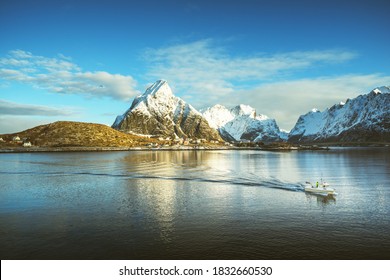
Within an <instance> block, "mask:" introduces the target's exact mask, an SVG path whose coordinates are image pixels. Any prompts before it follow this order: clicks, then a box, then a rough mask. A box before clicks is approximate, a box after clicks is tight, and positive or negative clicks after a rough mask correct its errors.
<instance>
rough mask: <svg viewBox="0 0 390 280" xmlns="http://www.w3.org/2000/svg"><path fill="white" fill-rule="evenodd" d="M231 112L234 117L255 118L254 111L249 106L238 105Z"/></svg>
mask: <svg viewBox="0 0 390 280" xmlns="http://www.w3.org/2000/svg"><path fill="white" fill-rule="evenodd" d="M231 111H232V113H233V114H234V115H236V116H242V115H249V116H252V117H253V118H254V117H255V116H256V110H255V109H254V108H252V107H251V106H249V105H244V104H240V105H237V106H236V107H234V108H233V109H232V110H231Z"/></svg>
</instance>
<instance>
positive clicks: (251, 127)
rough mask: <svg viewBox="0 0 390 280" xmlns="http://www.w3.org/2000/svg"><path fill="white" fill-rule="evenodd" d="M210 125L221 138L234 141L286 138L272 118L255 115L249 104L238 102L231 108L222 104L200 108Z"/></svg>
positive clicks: (279, 139)
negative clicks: (238, 103)
mask: <svg viewBox="0 0 390 280" xmlns="http://www.w3.org/2000/svg"><path fill="white" fill-rule="evenodd" d="M201 112H202V113H203V116H204V117H205V118H206V120H207V121H208V122H209V124H210V126H211V127H213V128H215V129H218V131H219V133H220V134H221V136H222V138H224V139H225V140H230V141H232V140H234V141H242V140H249V141H255V142H259V141H266V142H268V141H281V140H285V139H287V136H286V134H285V133H282V132H281V131H280V130H279V127H278V126H277V124H276V122H275V120H274V119H270V118H268V117H267V116H265V115H261V114H260V115H257V114H256V110H255V109H254V108H252V107H251V106H249V105H244V104H240V105H238V106H235V107H233V108H231V109H227V108H226V107H224V106H222V105H219V104H217V105H215V106H213V107H210V108H207V109H205V110H201Z"/></svg>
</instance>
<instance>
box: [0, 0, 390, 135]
mask: <svg viewBox="0 0 390 280" xmlns="http://www.w3.org/2000/svg"><path fill="white" fill-rule="evenodd" d="M389 10H390V2H389V1H388V0H369V1H361V0H355V1H344V0H336V1H334V0H327V1H316V0H311V1H304V0H296V1H285V0H273V1H271V0H258V1H255V0H240V1H229V0H225V1H221V0H208V1H202V0H199V1H190V0H189V1H186V0H183V1H174V0H172V1H163V0H161V1H153V0H143V1H132V0H129V1H120V0H109V1H106V0H99V1H96V0H94V1H89V0H85V1H83V0H77V1H73V0H69V1H65V0H59V1H56V0H50V1H48V0H34V1H31V0H2V1H1V2H0V134H2V133H13V132H18V131H21V130H24V129H27V128H31V127H33V126H36V125H40V124H47V123H51V122H54V121H58V120H68V121H82V122H93V123H102V124H106V125H112V123H113V122H114V120H115V117H116V116H117V115H120V114H123V113H124V112H125V111H126V110H127V109H128V108H129V107H130V105H131V102H132V100H133V99H134V97H136V96H137V95H139V94H142V93H143V92H144V91H145V89H146V88H147V86H149V85H150V84H152V83H153V82H155V81H156V80H159V79H164V80H167V81H168V83H169V85H170V86H171V88H172V89H173V92H174V94H175V95H176V96H178V97H181V98H183V99H184V100H185V101H187V102H188V103H190V104H191V105H193V106H194V107H195V108H196V109H203V108H206V107H209V106H213V105H215V104H221V105H224V106H226V107H228V108H229V107H233V106H235V105H238V104H247V105H250V106H252V107H253V108H255V109H256V111H257V113H258V114H264V115H267V116H268V117H270V118H274V119H276V122H277V124H278V125H279V127H280V128H281V129H285V130H287V131H288V130H290V129H292V127H293V126H294V124H295V123H296V121H297V119H298V117H299V116H300V115H302V114H305V113H307V112H308V111H310V110H311V109H313V108H317V109H319V110H324V109H326V108H328V107H330V106H332V105H333V104H336V103H339V102H340V101H345V100H346V99H347V98H354V97H356V96H358V95H360V94H365V93H368V92H370V91H371V90H372V89H374V88H375V87H379V86H383V85H390V67H389V65H390V48H389V45H390V36H389V31H388V30H389V28H390V17H389Z"/></svg>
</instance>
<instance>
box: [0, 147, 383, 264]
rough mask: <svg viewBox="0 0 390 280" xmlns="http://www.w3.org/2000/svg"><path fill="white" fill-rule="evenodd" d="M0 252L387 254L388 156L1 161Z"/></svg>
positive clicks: (227, 154)
mask: <svg viewBox="0 0 390 280" xmlns="http://www.w3.org/2000/svg"><path fill="white" fill-rule="evenodd" d="M321 177H322V178H324V179H326V180H327V181H328V182H329V183H330V184H331V185H332V187H334V188H336V189H337V192H338V195H337V196H335V197H322V196H315V195H310V194H305V193H304V191H303V187H302V184H303V183H304V182H305V181H307V180H311V181H316V180H319V179H320V178H321ZM0 252H1V253H0V255H1V259H390V149H389V148H370V149H368V148H354V149H333V150H330V151H316V152H315V151H304V152H301V151H300V152H296V151H295V152H263V151H139V152H103V153H32V154H0Z"/></svg>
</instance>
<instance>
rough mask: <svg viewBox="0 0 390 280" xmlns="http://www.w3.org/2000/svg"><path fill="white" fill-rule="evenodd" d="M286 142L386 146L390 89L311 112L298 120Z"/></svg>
mask: <svg viewBox="0 0 390 280" xmlns="http://www.w3.org/2000/svg"><path fill="white" fill-rule="evenodd" d="M288 141H289V142H293V143H326V142H341V143H343V142H367V143H368V142H390V88H389V87H386V86H382V87H379V88H375V89H374V90H372V91H371V92H370V93H368V94H365V95H359V96H358V97H356V98H353V99H348V100H347V101H346V102H345V103H344V102H340V103H339V104H336V105H333V106H332V107H330V108H328V109H326V110H324V111H323V112H321V111H319V110H317V109H313V110H312V111H310V112H308V113H307V114H305V115H302V116H300V117H299V119H298V121H297V123H296V125H295V126H294V128H293V129H292V130H291V131H290V133H289V136H288Z"/></svg>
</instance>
